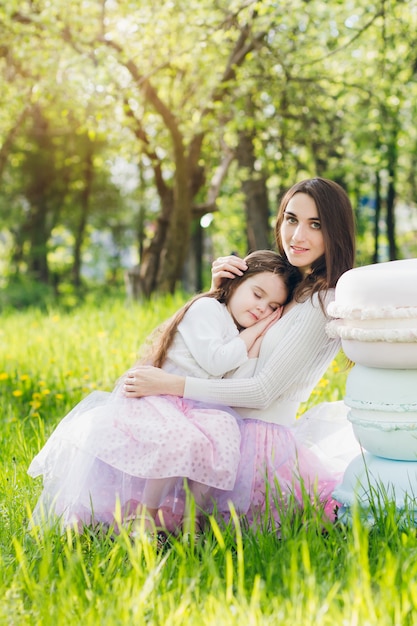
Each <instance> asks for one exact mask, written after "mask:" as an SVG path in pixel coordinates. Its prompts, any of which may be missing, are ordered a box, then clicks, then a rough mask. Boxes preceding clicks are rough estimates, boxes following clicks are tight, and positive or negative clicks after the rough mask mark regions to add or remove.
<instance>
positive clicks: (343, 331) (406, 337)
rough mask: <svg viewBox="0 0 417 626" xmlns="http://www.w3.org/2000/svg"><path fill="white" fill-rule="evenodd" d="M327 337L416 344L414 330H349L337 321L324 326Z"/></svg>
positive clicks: (415, 332) (416, 334) (416, 336)
mask: <svg viewBox="0 0 417 626" xmlns="http://www.w3.org/2000/svg"><path fill="white" fill-rule="evenodd" d="M326 332H327V334H328V336H329V337H331V338H333V339H334V338H336V337H340V338H341V339H351V340H352V339H353V340H354V341H368V342H372V341H384V342H387V343H417V327H416V328H404V329H396V328H370V329H365V328H350V327H348V326H344V325H343V322H342V323H340V321H338V320H333V321H332V322H329V323H328V324H327V326H326Z"/></svg>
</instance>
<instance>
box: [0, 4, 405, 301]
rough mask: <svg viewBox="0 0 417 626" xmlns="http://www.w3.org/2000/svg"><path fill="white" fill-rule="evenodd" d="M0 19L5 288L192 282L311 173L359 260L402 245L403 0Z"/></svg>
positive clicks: (78, 10)
mask: <svg viewBox="0 0 417 626" xmlns="http://www.w3.org/2000/svg"><path fill="white" fill-rule="evenodd" d="M0 32H1V39H0V41H1V45H0V81H1V87H2V89H1V96H0V98H1V107H0V177H1V183H2V184H1V187H0V246H1V247H0V286H1V287H2V289H3V292H6V291H7V289H10V288H12V287H13V285H14V286H15V285H20V286H21V288H20V294H21V296H22V293H23V292H25V293H26V294H27V299H28V300H31V296H30V293H32V291H31V290H33V289H34V291H33V293H34V294H35V295H36V294H37V293H38V291H39V290H40V289H46V290H49V291H52V292H53V293H55V294H57V295H61V296H62V295H63V294H64V293H68V291H71V292H75V293H76V292H80V291H83V290H84V291H85V290H86V289H88V287H89V286H90V285H91V284H96V283H105V284H115V285H117V284H121V283H123V276H124V273H125V270H126V269H129V270H130V272H129V273H130V276H131V280H132V281H133V287H134V293H135V295H142V296H144V297H150V296H151V295H152V294H153V293H155V292H173V291H174V290H175V289H176V288H177V287H179V286H183V287H185V288H186V289H187V290H189V291H195V290H200V289H202V288H205V287H207V277H208V273H209V265H210V262H211V259H212V258H213V257H215V256H217V255H219V254H229V253H230V252H232V251H233V252H234V251H235V252H237V253H238V254H245V253H246V252H247V251H248V250H251V249H254V248H265V247H273V239H272V227H271V226H272V225H273V221H274V216H275V212H276V207H277V203H278V201H279V198H280V196H281V194H282V193H283V191H284V190H285V189H286V188H287V187H289V186H290V185H292V184H293V183H294V182H296V181H297V180H300V179H302V178H306V177H310V176H315V175H318V176H325V177H328V178H332V179H334V180H337V181H338V182H340V183H341V184H342V185H343V186H344V187H345V188H346V189H347V191H348V193H349V195H350V197H351V199H352V202H353V204H354V207H355V211H356V216H357V225H358V263H366V262H377V261H383V260H388V259H395V258H402V257H410V256H417V243H416V237H415V235H416V231H417V224H416V222H417V209H416V200H417V181H416V172H417V170H416V164H417V125H416V118H417V110H416V108H417V45H416V44H417V41H416V40H417V0H408V1H407V0H404V1H395V0H377V1H374V2H366V3H365V2H364V0H351V1H350V2H342V1H339V0H328V1H324V0H275V1H272V0H264V1H255V0H232V1H230V0H228V1H226V0H217V1H216V2H213V1H212V0H210V1H209V0H166V1H165V0H158V1H156V0H131V1H129V0H123V1H122V0H119V1H118V0H72V1H71V2H70V3H67V2H65V1H64V0H54V2H53V3H51V2H48V1H47V0H27V1H25V2H21V1H19V2H17V0H7V1H6V0H0ZM130 287H131V288H132V282H131V283H130ZM24 299H25V298H24V297H23V298H22V303H23V301H24Z"/></svg>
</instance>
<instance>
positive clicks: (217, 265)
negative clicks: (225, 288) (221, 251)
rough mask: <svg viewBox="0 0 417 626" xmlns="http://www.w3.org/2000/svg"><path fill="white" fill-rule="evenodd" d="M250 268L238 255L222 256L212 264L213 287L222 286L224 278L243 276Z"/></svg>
mask: <svg viewBox="0 0 417 626" xmlns="http://www.w3.org/2000/svg"><path fill="white" fill-rule="evenodd" d="M247 269H248V266H247V265H246V263H245V261H244V260H243V259H241V258H240V257H238V256H234V255H233V254H231V255H230V256H221V257H219V258H218V259H216V260H215V261H213V263H212V265H211V289H212V290H214V289H217V288H218V287H220V283H221V281H222V279H223V278H234V277H235V276H242V274H243V273H244V272H245V271H246V270H247Z"/></svg>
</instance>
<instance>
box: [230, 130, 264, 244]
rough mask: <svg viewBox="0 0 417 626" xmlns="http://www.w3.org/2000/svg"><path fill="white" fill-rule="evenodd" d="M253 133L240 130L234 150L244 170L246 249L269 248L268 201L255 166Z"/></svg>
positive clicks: (261, 175) (262, 178) (260, 174)
mask: <svg viewBox="0 0 417 626" xmlns="http://www.w3.org/2000/svg"><path fill="white" fill-rule="evenodd" d="M253 137H254V133H248V132H246V131H241V132H240V133H239V142H238V146H237V150H236V156H237V161H238V164H239V167H240V168H241V169H242V170H244V179H243V182H242V190H243V193H244V195H245V215H246V235H247V241H248V246H247V247H248V250H259V249H265V248H269V247H270V245H271V241H270V232H271V228H270V225H269V202H268V192H267V187H266V178H265V176H263V174H262V173H260V172H258V171H257V170H256V168H255V164H256V157H255V150H254V146H253Z"/></svg>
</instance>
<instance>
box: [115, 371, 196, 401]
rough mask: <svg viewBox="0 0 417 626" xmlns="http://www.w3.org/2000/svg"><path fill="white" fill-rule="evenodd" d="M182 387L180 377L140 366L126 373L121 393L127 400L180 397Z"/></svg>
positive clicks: (183, 382) (183, 381) (182, 383)
mask: <svg viewBox="0 0 417 626" xmlns="http://www.w3.org/2000/svg"><path fill="white" fill-rule="evenodd" d="M184 385H185V379H184V378H183V377H182V376H176V375H175V374H168V373H167V372H165V371H164V370H161V369H159V367H152V366H151V365H140V366H138V367H135V368H134V369H131V370H129V371H128V372H127V374H126V376H125V380H124V383H123V391H124V394H125V396H127V397H128V398H141V397H143V396H160V395H172V396H182V395H183V393H184Z"/></svg>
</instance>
